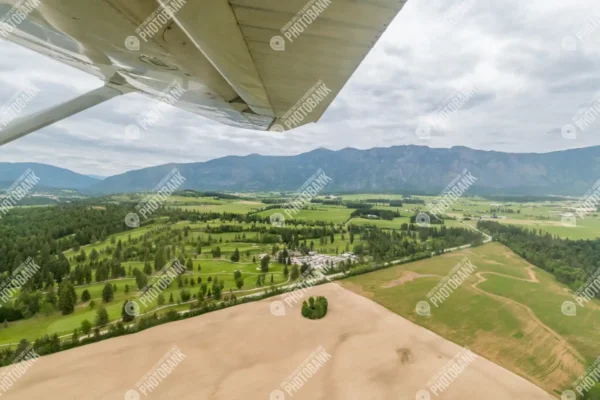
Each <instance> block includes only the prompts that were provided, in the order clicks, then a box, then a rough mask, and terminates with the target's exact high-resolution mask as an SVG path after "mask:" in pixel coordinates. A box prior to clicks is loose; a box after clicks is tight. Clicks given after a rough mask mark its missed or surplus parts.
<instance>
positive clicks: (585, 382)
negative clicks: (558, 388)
mask: <svg viewBox="0 0 600 400" xmlns="http://www.w3.org/2000/svg"><path fill="white" fill-rule="evenodd" d="M597 382H600V357H598V358H596V360H595V361H594V362H593V363H592V364H591V365H590V366H588V367H587V368H586V369H585V372H584V373H583V374H582V375H581V376H579V377H578V378H577V379H576V380H575V382H573V388H574V389H575V391H572V390H565V391H564V392H563V393H562V396H561V400H576V399H577V395H576V394H575V392H577V393H579V395H580V396H581V397H580V398H582V399H583V398H584V396H585V393H586V392H588V391H589V390H590V389H591V388H593V387H594V386H595V385H596V383H597ZM586 398H587V397H586Z"/></svg>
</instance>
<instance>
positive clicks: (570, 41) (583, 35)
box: [561, 15, 600, 51]
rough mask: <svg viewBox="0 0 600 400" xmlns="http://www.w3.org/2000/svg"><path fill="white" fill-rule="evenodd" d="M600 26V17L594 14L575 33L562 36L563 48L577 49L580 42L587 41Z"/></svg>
mask: <svg viewBox="0 0 600 400" xmlns="http://www.w3.org/2000/svg"><path fill="white" fill-rule="evenodd" d="M599 28H600V17H599V16H597V15H592V16H591V17H590V18H589V19H588V20H587V21H586V22H585V23H584V24H583V26H581V28H579V29H578V30H577V32H575V33H574V34H573V35H570V36H565V37H563V38H562V41H561V44H562V48H563V49H565V50H566V51H576V50H577V47H579V44H581V43H584V42H585V41H587V40H588V39H589V38H590V36H592V35H593V34H594V33H595V32H596V31H598V29H599Z"/></svg>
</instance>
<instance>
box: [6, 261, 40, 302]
mask: <svg viewBox="0 0 600 400" xmlns="http://www.w3.org/2000/svg"><path fill="white" fill-rule="evenodd" d="M41 268H42V267H40V266H39V265H37V264H36V263H35V262H34V261H33V259H32V258H31V257H28V258H27V260H25V261H24V262H23V263H21V264H20V265H19V266H18V267H17V268H16V269H15V270H14V271H13V272H12V274H11V276H10V278H8V279H6V280H4V281H3V282H1V283H0V302H2V303H6V302H7V301H9V300H10V299H11V298H12V297H13V296H14V295H15V294H16V293H17V292H18V291H19V290H20V289H21V288H22V287H23V286H24V285H25V284H26V283H27V281H29V280H30V279H31V278H32V277H33V276H34V275H35V273H36V272H38V271H39V270H40V269H41ZM0 307H2V306H1V305H0Z"/></svg>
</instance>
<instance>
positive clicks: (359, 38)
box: [0, 0, 404, 144]
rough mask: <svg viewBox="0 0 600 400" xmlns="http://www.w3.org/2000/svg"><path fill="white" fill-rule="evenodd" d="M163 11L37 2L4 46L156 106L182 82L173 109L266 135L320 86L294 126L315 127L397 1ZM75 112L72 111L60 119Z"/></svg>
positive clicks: (246, 1) (2, 6)
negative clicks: (134, 45) (131, 44)
mask: <svg viewBox="0 0 600 400" xmlns="http://www.w3.org/2000/svg"><path fill="white" fill-rule="evenodd" d="M23 1H32V0H0V15H5V16H8V15H10V13H11V10H13V11H14V10H15V8H16V7H18V6H19V4H22V3H23ZM160 1H162V3H163V4H161V3H160V2H159V1H158V0H41V1H40V4H39V6H38V7H36V8H35V9H34V10H33V12H31V13H30V14H29V15H28V17H27V19H26V20H25V21H23V22H22V23H20V24H18V25H16V29H13V30H12V33H11V34H10V35H9V36H8V37H7V39H8V40H10V41H12V42H14V43H17V44H19V45H22V46H25V47H27V48H29V49H32V50H34V51H37V52H38V53H41V54H44V55H47V56H49V57H51V58H53V59H55V60H58V61H61V62H63V63H65V64H68V65H71V66H73V67H76V68H79V69H80V70H83V71H85V72H88V73H90V74H92V75H94V76H96V77H98V78H100V79H102V80H103V81H104V82H105V83H106V84H107V85H109V86H111V87H112V89H115V90H116V91H117V92H118V93H117V94H123V93H129V92H132V91H138V92H141V93H144V94H146V95H148V96H150V97H152V98H155V99H157V100H159V101H160V100H161V99H163V97H162V95H163V91H164V90H165V89H166V88H167V87H169V85H171V84H172V83H173V82H175V81H176V82H179V83H180V84H181V86H182V87H183V88H184V89H185V92H184V93H183V95H182V96H181V97H178V98H177V99H176V101H175V103H173V105H174V106H176V107H178V108H181V109H183V110H186V111H189V112H192V113H195V114H198V115H201V116H204V117H207V118H210V119H212V120H215V121H218V122H221V123H224V124H228V125H231V126H235V127H240V128H247V129H256V130H267V129H269V128H270V127H271V126H273V125H274V124H278V125H279V124H280V123H281V119H282V118H283V117H284V115H286V113H288V111H290V110H292V109H293V108H294V107H295V105H296V104H297V103H298V102H299V100H301V99H302V98H303V96H304V95H305V94H306V93H307V91H308V90H309V89H310V88H311V87H313V86H314V85H315V84H316V83H317V82H323V84H325V85H326V87H327V88H328V89H329V90H330V91H331V94H329V95H328V96H327V97H326V98H324V99H323V100H322V101H321V102H320V103H319V104H318V105H317V106H316V107H314V109H313V110H312V111H311V112H310V113H308V114H307V115H305V116H304V119H303V120H302V121H301V122H299V123H298V124H297V126H300V125H304V124H306V123H310V122H316V121H318V120H319V118H320V117H321V115H322V114H323V113H324V112H325V110H326V109H327V107H328V106H329V104H330V103H331V102H332V101H333V99H334V98H335V96H336V95H337V94H338V93H339V91H340V90H341V89H342V87H343V86H344V84H345V83H346V82H347V81H348V79H349V78H350V76H351V75H352V73H353V72H354V71H355V70H356V68H357V67H358V66H359V65H360V63H361V62H362V60H363V59H364V57H365V56H366V55H367V54H368V52H369V51H370V49H371V48H372V47H373V45H374V44H375V43H376V41H377V40H378V38H379V37H380V36H381V34H382V33H383V32H384V30H385V29H386V28H387V26H388V25H389V24H390V22H391V21H392V19H393V18H394V17H395V16H396V15H397V13H398V12H399V11H400V9H401V8H402V6H403V5H404V0H401V1H398V0H395V1H393V0H331V1H329V0H311V1H309V2H308V3H307V0H285V1H283V0H160ZM169 1H172V2H178V3H179V6H180V7H181V8H180V10H179V11H177V12H176V13H174V14H173V15H172V18H169V19H168V20H167V21H166V23H164V24H156V23H155V25H154V26H159V29H158V31H157V32H156V33H155V34H153V35H152V36H151V37H147V41H145V40H144V39H141V40H140V43H141V45H140V49H139V50H137V51H136V50H130V49H128V48H127V47H126V45H125V41H126V39H127V38H128V37H130V36H135V37H137V38H140V37H141V36H140V35H139V34H136V29H137V28H138V27H140V25H141V24H142V23H143V22H144V21H145V20H146V19H147V18H148V17H149V16H151V15H152V14H153V13H154V12H155V11H157V10H159V11H160V10H163V8H162V5H164V3H168V2H169ZM315 1H316V2H317V3H316V4H317V7H319V4H320V5H321V7H319V8H320V9H321V10H323V11H322V13H320V15H318V16H317V18H316V19H314V21H312V22H311V23H310V24H308V25H306V24H304V25H303V32H302V33H301V34H300V35H299V36H298V37H297V38H294V37H292V40H293V41H290V40H288V39H285V41H286V43H285V50H283V51H278V50H275V49H273V48H272V46H271V39H272V38H273V37H274V36H284V33H283V32H282V31H281V30H282V28H283V27H284V26H285V25H286V24H288V23H289V22H290V21H292V20H293V18H294V16H295V15H296V14H297V13H298V12H299V11H301V10H302V9H303V8H304V7H305V6H307V4H308V5H310V3H315ZM176 4H177V3H176ZM310 19H312V18H309V20H310ZM156 21H157V20H155V22H156ZM11 26H12V25H11ZM148 32H149V31H148ZM288 35H289V34H288ZM103 95H106V93H104V94H103ZM112 96H113V95H112V94H108V96H107V97H108V98H109V97H112ZM92 103H93V101H92ZM75 112H78V111H77V110H72V109H69V110H67V111H65V112H64V116H63V117H65V116H68V115H72V114H73V113H75ZM54 120H56V118H54ZM21 123H22V121H21ZM46 125H47V123H46ZM282 125H283V124H282ZM41 126H45V125H44V124H41ZM294 127H296V126H294ZM288 128H289V126H288ZM19 129H21V128H19ZM32 129H33V128H32ZM21 136H22V135H21ZM1 143H2V141H1V140H0V144H1Z"/></svg>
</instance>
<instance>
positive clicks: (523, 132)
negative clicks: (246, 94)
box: [0, 0, 600, 176]
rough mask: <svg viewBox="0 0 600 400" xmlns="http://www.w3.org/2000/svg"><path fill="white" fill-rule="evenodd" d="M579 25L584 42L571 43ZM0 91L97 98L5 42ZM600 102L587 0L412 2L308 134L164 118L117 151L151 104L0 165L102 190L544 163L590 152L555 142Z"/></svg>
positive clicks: (26, 146) (20, 145) (54, 131)
mask: <svg viewBox="0 0 600 400" xmlns="http://www.w3.org/2000/svg"><path fill="white" fill-rule="evenodd" d="M461 4H462V5H461ZM459 6H460V7H462V8H456V7H459ZM459 10H463V11H466V12H465V13H464V16H462V15H461V12H460V11H459ZM449 15H454V16H455V17H454V18H450V20H452V21H454V22H450V21H449V18H448V16H449ZM586 25H588V26H591V27H592V29H591V33H589V34H588V35H587V36H586V37H583V38H582V39H578V38H576V36H577V34H578V32H579V31H580V30H581V29H583V28H584V27H585V26H586ZM565 37H567V39H565ZM0 83H1V85H0V104H4V103H6V102H7V101H9V99H10V98H11V96H14V94H15V93H17V92H18V91H19V90H20V89H21V88H22V87H24V86H25V85H27V84H29V83H34V84H35V85H36V86H37V87H39V88H40V89H41V94H40V96H38V98H36V100H35V103H32V105H31V107H33V109H37V108H39V107H43V106H48V105H51V104H55V103H57V102H59V101H65V100H67V99H69V98H71V97H74V96H76V95H78V94H81V93H84V92H86V91H88V90H90V89H93V88H96V87H99V86H101V82H100V81H99V80H98V79H97V78H94V77H91V76H89V75H87V74H85V73H83V72H80V71H79V70H76V69H73V68H71V67H67V66H65V65H63V64H61V63H59V62H56V61H53V60H51V59H49V58H46V57H44V56H41V55H39V54H37V53H35V52H33V51H30V50H27V49H25V48H21V47H19V46H16V45H13V44H11V43H9V42H5V41H0ZM471 89H474V95H472V96H470V97H469V99H468V101H467V102H466V104H465V105H464V106H463V107H462V108H461V109H460V110H459V111H458V112H455V113H452V114H451V115H449V117H448V118H447V119H445V120H444V121H442V122H441V123H438V124H437V125H435V126H434V127H433V128H432V129H430V130H428V131H427V132H428V133H429V137H427V136H428V135H423V134H422V132H423V131H422V130H418V129H417V128H418V127H419V126H421V127H422V126H430V127H431V126H432V123H433V122H434V121H437V122H440V120H436V119H435V118H434V117H433V116H434V115H435V114H436V112H437V110H440V109H442V108H444V107H445V106H446V105H447V104H448V102H449V100H450V99H452V98H453V96H455V95H456V94H457V93H461V92H467V91H469V90H471ZM599 90H600V5H599V4H598V1H597V0H576V1H565V0H526V1H523V0H519V1H517V0H503V1H497V0H466V1H464V2H460V1H456V0H443V1H442V0H439V1H437V0H436V1H417V0H409V1H408V3H407V4H406V6H405V7H404V9H403V10H402V11H401V12H400V14H399V15H398V16H397V17H396V19H395V20H394V22H393V23H392V25H391V26H390V27H389V28H388V30H387V31H386V33H385V35H384V36H383V37H382V38H381V40H380V41H379V42H378V43H377V45H376V46H375V48H374V49H373V50H372V51H371V52H370V54H369V55H368V56H367V58H366V59H365V61H364V62H363V64H362V65H361V66H360V67H359V69H358V70H357V71H356V72H355V74H354V75H353V76H352V78H351V79H350V81H349V82H348V84H347V85H346V86H345V88H344V89H343V90H342V92H341V93H340V94H339V96H338V97H337V98H336V99H335V100H334V102H333V103H332V105H331V106H330V108H329V109H328V111H327V112H326V113H325V115H324V116H323V118H322V119H321V121H320V122H319V123H318V124H311V125H308V126H304V127H301V128H298V129H296V130H293V131H289V132H286V133H277V132H256V131H247V130H242V129H235V128H231V127H228V126H224V125H221V124H218V123H216V122H213V121H211V120H207V119H204V118H202V117H199V116H196V115H193V114H189V113H186V112H184V111H180V110H177V109H173V110H171V111H170V112H169V113H168V118H167V120H165V121H162V122H161V123H160V124H157V125H156V126H154V127H153V128H151V129H150V133H145V134H144V135H143V138H142V139H141V140H138V141H125V140H124V139H123V135H124V134H123V132H124V128H125V126H126V125H128V124H130V123H133V122H134V120H133V117H131V121H128V119H127V118H124V114H125V113H124V111H123V110H128V111H130V110H131V111H133V112H131V113H128V114H129V115H137V114H138V113H139V112H141V111H142V110H144V109H147V108H148V106H149V104H150V103H151V102H152V100H149V99H147V98H146V97H144V96H142V95H137V94H133V95H127V96H122V97H119V98H116V99H113V100H111V101H109V102H107V103H104V104H102V105H100V106H97V107H95V108H93V109H90V110H87V111H85V112H83V113H80V114H78V115H76V116H73V117H71V118H69V119H67V120H63V121H61V122H59V123H56V124H54V125H52V126H50V127H47V128H45V129H43V130H41V131H39V132H36V133H34V134H31V135H29V136H27V137H25V138H21V139H19V140H17V141H15V142H12V143H10V144H8V145H5V146H3V147H0V161H8V162H41V163H47V164H52V165H56V166H60V167H64V168H69V169H71V170H73V171H76V172H80V173H85V174H96V175H105V176H106V175H113V174H117V173H121V172H124V171H127V170H131V169H138V168H143V167H147V166H153V165H158V164H163V163H168V162H197V161H206V160H209V159H213V158H217V157H221V156H226V155H246V154H251V153H259V154H273V155H274V154H276V155H292V154H299V153H302V152H306V151H310V150H312V149H315V148H318V147H326V148H329V149H333V150H337V149H342V148H345V147H354V148H361V149H367V148H372V147H378V146H379V147H383V146H386V147H387V146H393V145H405V144H420V145H428V146H431V147H452V146H456V145H462V146H468V147H472V148H476V149H485V150H498V151H510V152H547V151H553V150H561V149H567V148H576V147H586V146H592V145H598V144H600V134H599V133H600V129H599V128H600V122H597V123H596V121H594V122H593V123H592V124H591V126H590V127H589V128H587V129H586V130H585V131H581V130H578V131H577V132H576V134H574V135H563V134H562V132H561V129H562V127H563V126H564V125H566V124H570V123H571V124H572V123H573V118H574V117H575V116H576V115H577V113H578V112H582V111H584V110H586V109H588V108H589V107H590V105H591V104H593V102H594V99H595V98H596V97H595V96H596V95H597V94H598V93H599ZM599 119H600V118H599ZM565 136H567V137H565Z"/></svg>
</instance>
